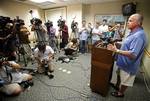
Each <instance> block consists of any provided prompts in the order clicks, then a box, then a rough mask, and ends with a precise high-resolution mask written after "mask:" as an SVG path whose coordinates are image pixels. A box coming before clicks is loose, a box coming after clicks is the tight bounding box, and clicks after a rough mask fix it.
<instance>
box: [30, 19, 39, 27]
mask: <svg viewBox="0 0 150 101" xmlns="http://www.w3.org/2000/svg"><path fill="white" fill-rule="evenodd" d="M30 23H31V24H32V25H33V24H34V25H40V24H42V20H41V19H39V18H32V19H31V20H30Z"/></svg>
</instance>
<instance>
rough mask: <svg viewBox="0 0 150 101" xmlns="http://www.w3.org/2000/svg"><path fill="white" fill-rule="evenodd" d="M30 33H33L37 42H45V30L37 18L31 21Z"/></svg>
mask: <svg viewBox="0 0 150 101" xmlns="http://www.w3.org/2000/svg"><path fill="white" fill-rule="evenodd" d="M31 24H32V27H31V31H34V33H35V36H36V39H37V40H36V41H37V42H46V33H47V30H46V28H45V26H43V25H42V21H41V20H40V19H38V18H33V19H31Z"/></svg>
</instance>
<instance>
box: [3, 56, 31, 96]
mask: <svg viewBox="0 0 150 101" xmlns="http://www.w3.org/2000/svg"><path fill="white" fill-rule="evenodd" d="M20 69H21V66H20V65H19V64H18V63H16V62H15V61H11V60H9V58H4V57H2V58H1V59H0V92H1V93H3V94H5V95H7V96H10V95H12V96H16V95H19V94H20V93H21V92H22V91H25V90H26V89H28V88H29V87H30V86H33V81H32V76H31V75H30V74H27V73H22V72H20Z"/></svg>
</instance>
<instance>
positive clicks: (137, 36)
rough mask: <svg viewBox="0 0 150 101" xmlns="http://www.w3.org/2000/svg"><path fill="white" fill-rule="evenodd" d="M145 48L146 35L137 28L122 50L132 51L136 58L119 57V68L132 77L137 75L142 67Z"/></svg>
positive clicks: (125, 41)
mask: <svg viewBox="0 0 150 101" xmlns="http://www.w3.org/2000/svg"><path fill="white" fill-rule="evenodd" d="M145 46H146V35H145V32H144V30H143V29H142V28H137V29H135V30H134V31H132V32H130V34H129V35H128V36H127V38H126V39H125V40H124V42H123V44H122V46H121V49H120V50H124V51H130V52H131V53H132V54H134V56H135V57H136V58H134V59H130V58H128V57H127V56H123V55H118V57H117V58H118V59H117V65H118V67H119V68H120V69H122V70H124V71H125V72H127V73H129V74H131V75H135V74H136V73H137V71H138V69H139V67H140V62H141V58H142V55H143V52H144V47H145Z"/></svg>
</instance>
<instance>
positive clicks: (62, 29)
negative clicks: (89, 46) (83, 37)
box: [59, 20, 69, 49]
mask: <svg viewBox="0 0 150 101" xmlns="http://www.w3.org/2000/svg"><path fill="white" fill-rule="evenodd" d="M59 32H60V38H61V40H62V42H61V43H60V49H62V48H64V47H65V46H66V45H67V44H68V38H69V35H68V26H67V25H66V24H65V20H63V21H61V26H60V28H59Z"/></svg>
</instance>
